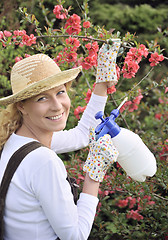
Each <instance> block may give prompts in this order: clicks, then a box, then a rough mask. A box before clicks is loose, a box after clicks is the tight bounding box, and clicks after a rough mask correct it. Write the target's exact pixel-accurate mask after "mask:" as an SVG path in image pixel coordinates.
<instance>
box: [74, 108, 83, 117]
mask: <svg viewBox="0 0 168 240" xmlns="http://www.w3.org/2000/svg"><path fill="white" fill-rule="evenodd" d="M85 109H86V106H85V107H81V106H78V107H77V108H76V109H75V110H74V115H75V116H76V118H77V119H80V116H79V114H80V113H83V112H84V110H85Z"/></svg>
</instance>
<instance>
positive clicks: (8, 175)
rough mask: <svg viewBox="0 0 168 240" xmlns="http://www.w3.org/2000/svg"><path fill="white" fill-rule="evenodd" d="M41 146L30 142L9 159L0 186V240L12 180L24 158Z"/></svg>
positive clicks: (0, 238) (1, 239)
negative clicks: (6, 199)
mask: <svg viewBox="0 0 168 240" xmlns="http://www.w3.org/2000/svg"><path fill="white" fill-rule="evenodd" d="M41 146H42V144H41V143H39V142H36V141H33V142H29V143H27V144H25V145H23V146H22V147H21V148H19V149H18V150H17V151H16V152H15V153H14V154H13V155H12V157H11V158H10V159H9V162H8V164H7V167H6V170H5V173H4V176H3V178H2V182H1V185H0V240H3V214H4V207H5V198H6V194H7V191H8V187H9V184H10V182H11V179H12V177H13V175H14V173H15V171H16V169H17V168H18V166H19V164H20V163H21V161H22V160H23V159H24V157H25V156H26V155H27V154H28V153H30V152H31V151H33V150H35V149H36V148H38V147H41Z"/></svg>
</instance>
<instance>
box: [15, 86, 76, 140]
mask: <svg viewBox="0 0 168 240" xmlns="http://www.w3.org/2000/svg"><path fill="white" fill-rule="evenodd" d="M70 105H71V103H70V99H69V96H68V94H67V91H66V87H65V85H61V86H59V87H56V88H53V89H51V90H48V91H45V92H43V93H41V94H39V95H37V96H35V97H32V98H30V99H28V100H26V101H24V102H23V103H20V104H18V109H19V110H20V111H21V112H22V115H23V127H22V128H24V129H27V130H26V131H27V132H28V131H30V132H31V133H32V134H34V135H35V136H38V138H37V139H40V137H41V136H42V137H43V138H44V137H45V136H47V135H48V134H49V135H52V133H53V132H56V131H60V130H63V129H64V128H65V126H66V122H67V118H68V115H69V110H70Z"/></svg>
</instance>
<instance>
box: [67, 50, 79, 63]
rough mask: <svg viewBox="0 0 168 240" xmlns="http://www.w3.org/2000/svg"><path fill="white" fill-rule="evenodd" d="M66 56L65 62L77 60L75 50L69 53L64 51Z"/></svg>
mask: <svg viewBox="0 0 168 240" xmlns="http://www.w3.org/2000/svg"><path fill="white" fill-rule="evenodd" d="M65 54H66V56H65V58H66V61H67V62H76V60H77V53H76V52H70V53H65Z"/></svg>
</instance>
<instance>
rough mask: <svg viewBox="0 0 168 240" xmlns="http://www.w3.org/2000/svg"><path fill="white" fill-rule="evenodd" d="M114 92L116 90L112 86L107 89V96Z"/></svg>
mask: <svg viewBox="0 0 168 240" xmlns="http://www.w3.org/2000/svg"><path fill="white" fill-rule="evenodd" d="M114 92H116V88H115V86H114V85H113V86H111V87H109V88H107V94H112V93H114Z"/></svg>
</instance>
